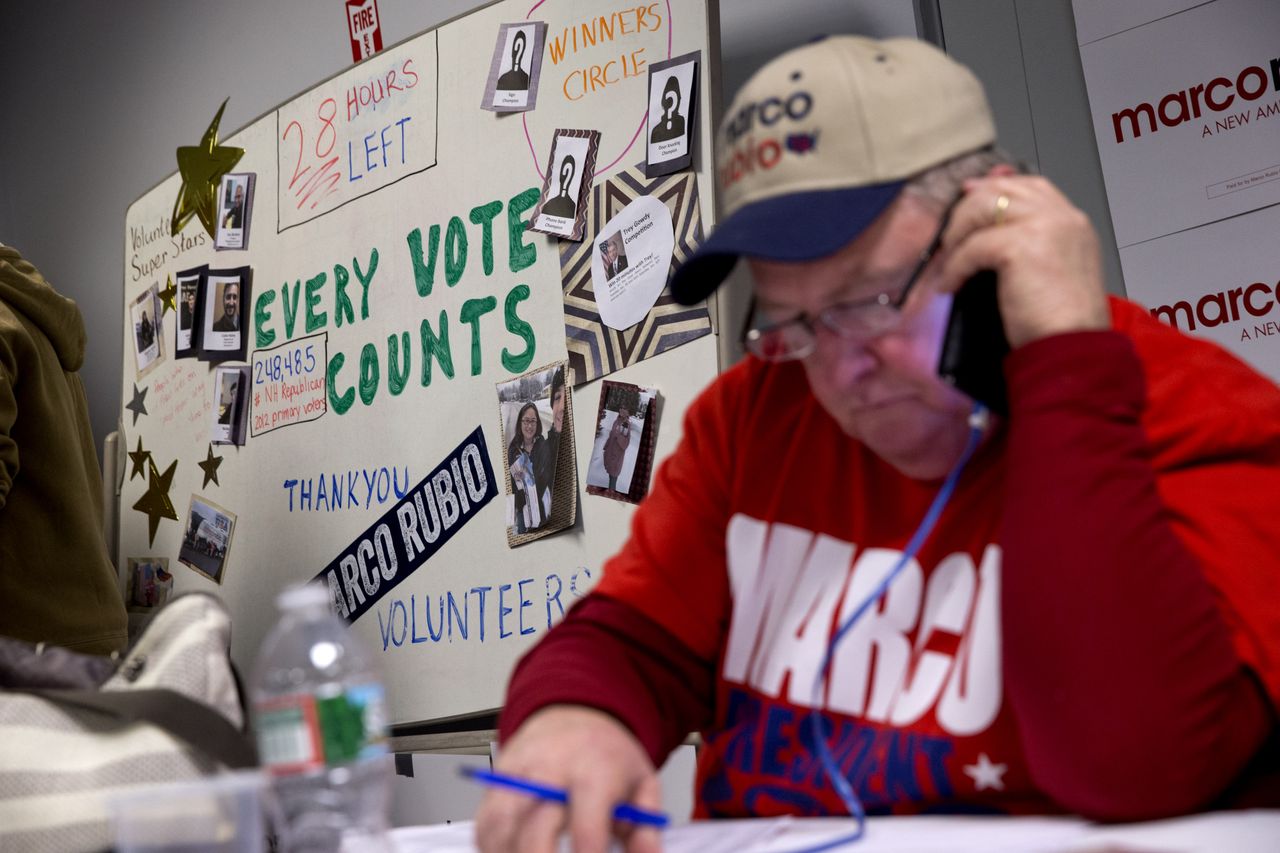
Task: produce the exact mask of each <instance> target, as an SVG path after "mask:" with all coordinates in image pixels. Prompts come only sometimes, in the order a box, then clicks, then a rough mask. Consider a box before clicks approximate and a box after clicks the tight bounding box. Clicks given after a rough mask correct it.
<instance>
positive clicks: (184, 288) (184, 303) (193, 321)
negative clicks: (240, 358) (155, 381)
mask: <svg viewBox="0 0 1280 853" xmlns="http://www.w3.org/2000/svg"><path fill="white" fill-rule="evenodd" d="M208 269H209V268H208V267H207V266H203V267H196V268H195V269H189V270H183V271H182V272H180V273H178V274H177V276H175V278H176V279H177V286H178V332H177V338H176V343H175V345H174V355H175V356H177V357H178V358H186V357H190V356H194V355H195V354H196V342H197V338H198V337H199V332H200V330H199V328H198V326H197V324H198V323H199V311H198V310H197V308H198V306H199V300H200V288H201V285H202V284H203V283H204V276H205V273H206V272H208Z"/></svg>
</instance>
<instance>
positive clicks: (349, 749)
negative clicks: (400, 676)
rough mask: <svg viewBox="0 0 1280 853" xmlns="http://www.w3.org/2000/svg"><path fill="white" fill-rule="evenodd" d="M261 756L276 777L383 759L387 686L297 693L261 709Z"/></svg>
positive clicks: (264, 702)
mask: <svg viewBox="0 0 1280 853" xmlns="http://www.w3.org/2000/svg"><path fill="white" fill-rule="evenodd" d="M257 711H258V753H259V758H260V759H261V761H262V765H263V766H264V767H267V768H270V770H271V772H272V773H275V774H276V775H289V774H293V773H305V772H307V771H310V770H318V769H320V768H322V767H324V766H326V765H328V766H336V765H340V764H348V763H350V762H352V761H359V760H363V759H366V758H373V757H376V756H379V755H383V754H385V753H386V751H387V744H386V700H385V694H384V693H383V689H382V686H381V685H378V684H365V685H358V686H353V687H348V688H347V690H346V691H345V692H343V693H338V694H335V695H333V696H315V695H313V694H310V693H295V694H292V695H288V696H277V697H274V698H272V699H268V700H265V701H262V702H260V703H259V704H258V707H257Z"/></svg>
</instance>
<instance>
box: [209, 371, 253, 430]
mask: <svg viewBox="0 0 1280 853" xmlns="http://www.w3.org/2000/svg"><path fill="white" fill-rule="evenodd" d="M213 377H214V378H213V382H214V401H213V430H212V433H211V435H210V441H212V442H213V443H214V444H236V445H242V444H244V429H243V426H244V423H245V421H246V417H245V416H246V414H247V412H246V411H245V403H246V401H247V399H248V394H247V393H246V389H247V385H248V379H249V368H248V367H247V366H234V367H219V368H218V369H217V370H215V371H214V374H213Z"/></svg>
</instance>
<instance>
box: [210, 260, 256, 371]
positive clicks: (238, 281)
mask: <svg viewBox="0 0 1280 853" xmlns="http://www.w3.org/2000/svg"><path fill="white" fill-rule="evenodd" d="M248 290H249V268H248V267H239V268H237V269H230V270H209V272H208V275H207V276H206V278H205V286H204V302H203V304H202V305H201V306H200V311H201V314H200V318H201V324H202V326H203V328H202V329H201V336H200V357H201V358H202V359H205V360H207V361H225V360H226V359H230V358H244V353H245V346H246V343H247V336H246V335H245V334H244V333H243V332H244V317H245V310H246V309H245V306H246V305H247V304H248V299H249V294H248Z"/></svg>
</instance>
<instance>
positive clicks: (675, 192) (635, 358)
mask: <svg viewBox="0 0 1280 853" xmlns="http://www.w3.org/2000/svg"><path fill="white" fill-rule="evenodd" d="M646 195H652V196H654V197H656V198H657V199H659V200H660V201H661V202H662V203H663V204H665V205H666V206H667V209H668V210H670V211H671V218H672V224H673V225H674V226H675V252H674V254H673V257H672V259H671V269H673V270H674V269H675V267H676V266H677V265H678V264H681V263H684V261H685V259H687V258H688V257H689V256H690V255H691V254H692V253H693V251H694V250H695V249H696V248H697V247H698V244H699V243H700V242H701V241H702V213H701V209H700V207H699V203H698V183H697V177H696V176H695V175H694V174H693V173H692V172H682V173H680V174H676V175H665V176H662V177H658V178H652V179H650V178H646V177H645V175H644V164H643V163H640V164H638V165H635V166H632V167H630V168H628V169H625V170H623V171H621V172H619V173H618V174H617V175H614V176H613V177H611V178H609V179H608V180H606V181H602V182H601V183H599V184H597V185H596V186H595V187H593V188H592V191H591V201H590V204H589V207H588V210H587V236H588V239H584V240H583V241H582V242H580V243H574V242H568V241H561V243H560V278H561V281H562V282H563V286H564V331H565V339H566V343H567V345H568V350H569V365H570V367H571V368H572V369H573V384H574V385H575V386H577V385H582V384H584V383H587V382H591V381H593V380H595V379H599V378H600V377H602V376H608V375H609V374H610V373H613V372H614V371H616V370H621V369H622V368H624V367H626V366H627V365H629V364H635V363H636V362H639V361H643V360H644V359H646V358H650V357H652V356H655V355H658V354H659V353H663V352H666V351H667V350H669V349H673V348H675V347H678V346H680V345H681V344H685V343H688V342H689V341H692V340H696V339H697V338H700V337H702V336H703V335H708V334H710V333H711V317H710V315H709V314H708V313H707V306H706V303H705V302H703V303H699V304H698V305H694V306H687V305H681V304H679V303H678V302H676V301H675V300H674V299H673V298H672V297H671V293H670V291H668V290H663V292H662V295H661V296H659V297H658V301H657V302H656V303H655V304H654V306H653V309H652V310H651V311H650V312H649V315H648V316H647V317H646V318H645V319H644V320H643V321H641V322H639V323H637V324H636V325H634V326H632V327H631V328H629V329H626V330H624V331H618V330H617V329H611V328H609V327H608V326H606V325H604V323H603V322H601V320H600V310H599V307H598V306H597V305H596V297H595V291H594V289H593V287H592V283H591V258H592V253H593V252H594V251H595V245H596V241H595V238H596V236H597V235H599V233H600V229H601V228H603V227H604V225H605V224H606V223H607V222H608V221H609V220H610V219H612V218H613V217H614V216H615V215H616V214H617V213H618V212H619V211H621V210H622V209H623V208H624V207H626V206H627V205H628V204H630V203H631V202H632V201H634V200H635V199H637V198H640V197H641V196H646ZM668 275H670V272H668Z"/></svg>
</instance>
